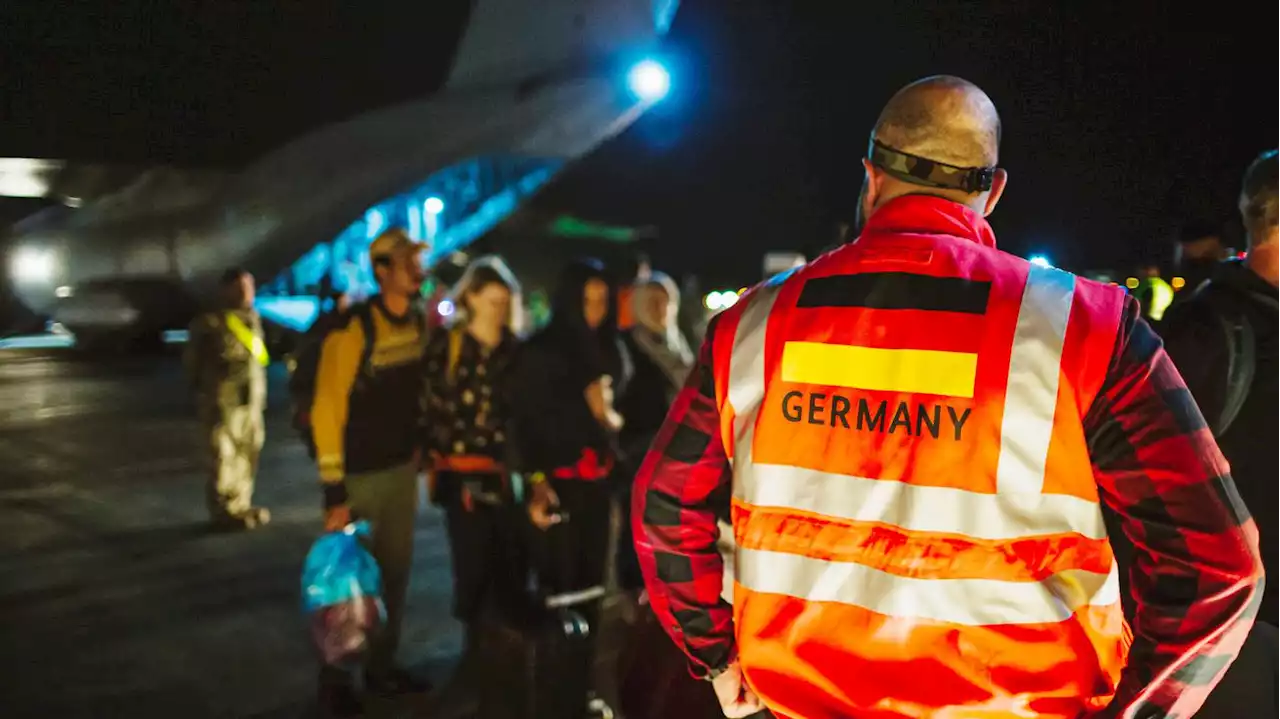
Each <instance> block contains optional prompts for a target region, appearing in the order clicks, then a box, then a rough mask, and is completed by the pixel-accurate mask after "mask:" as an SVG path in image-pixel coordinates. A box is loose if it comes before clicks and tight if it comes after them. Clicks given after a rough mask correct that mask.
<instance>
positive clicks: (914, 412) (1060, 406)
mask: <svg viewBox="0 0 1280 719" xmlns="http://www.w3.org/2000/svg"><path fill="white" fill-rule="evenodd" d="M999 139H1000V120H999V116H998V114H997V113H996V109H995V106H994V105H993V103H992V102H991V100H990V98H988V97H987V95H986V94H985V93H983V92H982V90H980V89H979V88H977V87H976V86H974V85H973V84H971V83H969V82H966V81H964V80H961V79H959V78H955V77H933V78H927V79H925V80H921V81H919V82H916V83H913V84H911V85H909V86H907V87H905V88H903V89H902V90H901V91H899V92H898V93H897V94H896V95H895V96H894V97H893V98H892V99H891V100H890V101H889V104H888V105H887V106H886V107H885V109H884V111H883V112H882V114H881V116H880V119H879V121H878V122H877V124H876V127H875V130H874V132H873V133H872V136H871V141H870V143H869V146H868V148H867V155H866V158H865V159H864V160H863V167H864V170H865V176H866V181H865V184H864V187H863V192H862V197H861V202H860V211H861V217H860V221H859V228H858V229H859V235H858V238H857V239H856V241H854V242H852V243H850V244H846V245H844V246H842V247H840V248H838V249H836V250H834V251H832V252H830V253H828V254H826V255H824V256H822V257H820V258H819V259H817V260H815V261H814V262H812V263H810V264H808V265H805V266H804V267H801V268H799V269H798V270H796V271H794V272H792V273H789V275H787V276H782V277H779V278H775V279H774V280H770V281H769V282H767V283H765V284H763V285H761V286H758V287H756V288H754V289H753V290H752V291H751V292H749V293H748V294H747V295H745V296H744V297H743V298H742V300H741V301H740V302H738V303H737V304H736V305H735V306H734V307H732V308H730V309H729V310H727V311H725V312H723V313H721V314H720V315H718V316H717V317H716V318H715V320H714V322H713V324H712V325H711V327H710V328H709V329H708V333H707V340H706V342H705V344H704V346H703V348H702V352H701V356H700V360H699V362H698V364H697V366H696V367H695V369H694V371H693V373H692V375H691V377H690V378H689V380H688V383H687V385H686V386H685V388H684V390H683V392H682V394H681V395H680V396H679V397H678V398H677V400H676V401H675V404H674V405H673V407H672V409H671V413H670V415H669V416H668V418H667V423H666V426H665V427H664V428H663V430H662V431H661V432H660V433H659V435H658V438H657V440H656V442H655V443H654V446H653V447H652V449H651V451H650V454H649V456H648V457H647V459H646V461H645V463H644V465H643V467H642V469H641V470H640V473H639V476H638V477H637V480H636V483H635V491H634V495H633V511H632V516H633V522H634V531H635V537H636V545H637V550H638V553H639V555H640V560H641V567H642V569H643V571H644V574H645V580H646V585H647V587H648V590H649V597H650V600H651V602H652V606H653V608H654V611H655V612H656V613H657V616H658V617H659V619H660V620H661V622H662V623H663V625H664V627H665V629H666V630H667V632H668V634H670V635H671V637H672V639H673V640H674V641H675V642H676V644H677V645H678V646H679V647H680V648H681V649H682V650H684V652H685V653H686V654H687V655H688V657H689V659H690V661H691V663H692V665H693V669H694V671H695V673H696V674H698V675H700V676H705V677H707V678H708V679H710V680H711V681H712V683H713V685H714V688H715V692H716V694H717V696H718V697H719V699H720V702H721V706H722V708H723V709H724V712H725V714H726V716H729V717H743V716H747V715H750V714H752V713H754V712H757V711H759V710H761V709H767V710H769V711H771V712H772V713H773V714H775V715H776V716H779V717H786V718H790V719H837V718H840V719H848V718H850V717H857V718H863V717H865V718H867V719H871V718H874V719H896V718H903V719H905V718H907V717H912V718H917V717H955V718H959V717H966V718H968V717H984V718H990V717H1010V718H1012V717H1059V718H1062V719H1066V718H1068V717H1070V718H1072V719H1074V718H1076V717H1082V716H1123V717H1157V716H1160V717H1164V716H1168V717H1175V716H1176V717H1189V716H1192V715H1193V714H1194V713H1195V711H1196V709H1197V708H1198V707H1199V706H1200V705H1201V703H1202V702H1203V701H1204V699H1205V697H1206V696H1207V694H1208V692H1209V690H1210V689H1211V688H1212V687H1213V686H1214V684H1215V683H1217V681H1218V679H1219V678H1220V677H1221V674H1222V672H1223V671H1224V670H1225V668H1226V667H1227V666H1228V665H1229V664H1230V663H1231V661H1232V660H1233V659H1234V657H1235V655H1236V653H1237V652H1238V650H1239V648H1240V645H1241V643H1242V641H1243V639H1244V637H1245V635H1246V633H1247V632H1248V630H1249V627H1250V626H1251V624H1252V622H1253V617H1254V615H1255V614H1256V612H1257V605H1258V600H1259V597H1260V592H1259V586H1260V584H1261V581H1262V572H1261V564H1260V560H1259V554H1258V539H1257V530H1256V528H1255V526H1254V523H1253V521H1252V520H1251V519H1250V517H1249V515H1248V513H1247V511H1246V510H1245V508H1244V505H1243V504H1242V503H1241V501H1240V497H1239V495H1238V494H1237V493H1236V488H1235V486H1234V484H1233V482H1232V480H1231V476H1230V470H1229V468H1228V467H1227V463H1226V462H1225V461H1224V460H1223V458H1222V455H1221V454H1220V452H1219V451H1218V447H1217V445H1216V444H1215V443H1214V440H1213V437H1212V434H1211V433H1210V432H1209V430H1208V429H1207V428H1206V426H1205V422H1204V419H1203V417H1201V415H1200V412H1199V411H1198V410H1197V409H1196V406H1195V403H1194V402H1193V401H1192V400H1191V397H1190V395H1189V394H1188V392H1187V389H1186V387H1185V386H1184V384H1183V382H1182V379H1181V377H1179V375H1178V373H1177V371H1176V370H1175V369H1174V368H1173V365H1172V364H1171V363H1170V362H1169V359H1168V357H1166V355H1165V353H1164V351H1163V349H1162V348H1161V345H1160V341H1159V340H1158V339H1157V338H1156V336H1155V335H1154V334H1153V333H1152V331H1151V329H1150V328H1149V327H1148V326H1147V325H1146V323H1145V322H1144V321H1143V320H1142V318H1141V316H1140V314H1139V310H1138V307H1137V304H1136V303H1135V302H1134V301H1133V300H1132V299H1130V298H1128V297H1127V296H1126V295H1125V293H1124V292H1123V290H1121V289H1120V288H1118V287H1112V286H1110V285H1106V284H1101V283H1097V282H1091V281H1089V280H1085V279H1081V278H1078V277H1075V276H1073V275H1071V274H1069V273H1067V272H1063V271H1061V270H1057V269H1052V268H1046V267H1041V266H1038V265H1033V264H1031V263H1029V262H1027V261H1025V260H1023V259H1021V258H1018V257H1014V256H1012V255H1008V254H1005V253H1003V252H1001V251H1000V250H998V249H996V241H995V235H994V233H993V232H992V230H991V227H990V225H988V224H987V221H986V219H985V217H986V216H987V215H989V214H990V213H991V212H992V210H994V209H995V207H996V204H997V202H998V201H999V200H1000V196H1001V193H1002V192H1003V190H1004V188H1005V184H1006V182H1007V175H1006V173H1005V171H1004V170H1002V169H1000V168H999V165H998V162H999V158H998V151H999ZM730 497H731V500H730V499H729V498H730ZM725 501H731V503H732V525H733V536H734V540H735V542H736V552H735V558H734V568H733V569H734V585H733V594H732V599H731V600H730V601H726V600H725V599H722V598H721V588H722V573H723V566H724V563H723V561H722V559H721V557H720V555H719V554H718V553H717V551H716V540H717V535H718V530H717V526H716V519H715V518H716V515H717V509H718V508H720V507H722V506H723V503H724V502H725ZM1104 504H1105V505H1107V506H1109V507H1110V508H1111V509H1113V510H1114V511H1115V512H1116V513H1117V514H1118V515H1119V516H1120V518H1121V523H1122V524H1123V527H1124V531H1125V533H1126V534H1128V535H1129V536H1130V537H1131V538H1132V539H1133V540H1134V543H1135V544H1136V545H1137V546H1138V548H1139V551H1138V555H1139V556H1138V557H1137V559H1136V561H1135V562H1134V564H1133V568H1132V573H1133V574H1132V579H1133V581H1132V584H1133V587H1134V590H1135V595H1136V597H1135V599H1136V600H1137V605H1138V610H1137V614H1136V617H1135V620H1134V627H1133V630H1132V631H1131V630H1130V627H1129V626H1128V625H1127V624H1126V622H1125V620H1124V617H1123V615H1122V612H1121V606H1120V596H1119V582H1118V571H1119V570H1118V568H1117V565H1116V562H1115V558H1114V555H1113V552H1112V548H1111V543H1110V541H1109V538H1108V534H1107V530H1106V527H1105V525H1104V523H1103V515H1102V509H1103V505H1104Z"/></svg>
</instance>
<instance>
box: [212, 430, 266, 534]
mask: <svg viewBox="0 0 1280 719" xmlns="http://www.w3.org/2000/svg"><path fill="white" fill-rule="evenodd" d="M205 416H206V418H207V419H206V422H205V436H206V437H207V438H208V442H209V450H210V454H211V456H212V459H213V467H212V472H211V474H210V477H209V484H208V491H207V493H206V498H207V501H208V505H209V515H210V516H211V517H212V518H214V519H221V518H224V517H235V516H239V515H241V514H243V513H244V512H245V511H246V510H248V509H249V508H250V506H252V505H251V502H252V501H253V481H254V477H255V476H256V475H257V473H258V454H259V453H260V452H261V451H262V443H263V441H264V440H265V439H266V426H265V423H264V421H263V417H262V408H261V407H255V406H253V405H243V406H238V407H217V408H213V409H212V411H210V412H208V413H207V414H206V415H205Z"/></svg>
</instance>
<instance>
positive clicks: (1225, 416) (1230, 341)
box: [1213, 312, 1258, 437]
mask: <svg viewBox="0 0 1280 719" xmlns="http://www.w3.org/2000/svg"><path fill="white" fill-rule="evenodd" d="M1217 318H1218V324H1219V325H1220V326H1221V327H1222V330H1223V333H1224V334H1225V335H1226V338H1227V392H1226V395H1225V396H1224V398H1223V403H1222V415H1221V416H1220V417H1219V418H1218V421H1217V422H1216V423H1215V426H1214V428H1213V436H1214V437H1221V436H1222V435H1224V434H1226V433H1227V430H1228V429H1230V428H1231V424H1232V423H1233V422H1235V420H1236V416H1237V415H1239V414H1240V409H1241V408H1242V407H1244V402H1245V400H1246V399H1248V398H1249V390H1250V389H1251V388H1252V387H1253V377H1254V374H1255V373H1256V372H1257V365H1258V358H1257V341H1258V340H1257V334H1256V333H1255V332H1254V329H1253V323H1252V322H1250V321H1249V318H1248V317H1247V316H1246V315H1245V314H1244V313H1243V312H1240V313H1236V314H1235V316H1234V317H1228V316H1227V314H1226V312H1219V313H1218V314H1217Z"/></svg>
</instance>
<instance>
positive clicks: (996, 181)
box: [982, 167, 1009, 217]
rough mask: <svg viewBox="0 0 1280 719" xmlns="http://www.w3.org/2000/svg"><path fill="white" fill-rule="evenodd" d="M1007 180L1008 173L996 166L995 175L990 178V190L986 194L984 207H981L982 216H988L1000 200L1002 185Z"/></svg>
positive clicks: (1002, 193) (1002, 192)
mask: <svg viewBox="0 0 1280 719" xmlns="http://www.w3.org/2000/svg"><path fill="white" fill-rule="evenodd" d="M1008 182H1009V173H1008V171H1007V170H1005V169H1004V168H1003V167H997V168H996V172H995V176H994V177H992V178H991V191H990V192H989V193H988V194H987V204H986V207H984V208H983V209H982V216H983V217H988V216H990V215H991V213H992V212H994V211H995V209H996V203H998V202H1000V197H1001V196H1002V195H1004V186H1005V185H1006V184H1007V183H1008Z"/></svg>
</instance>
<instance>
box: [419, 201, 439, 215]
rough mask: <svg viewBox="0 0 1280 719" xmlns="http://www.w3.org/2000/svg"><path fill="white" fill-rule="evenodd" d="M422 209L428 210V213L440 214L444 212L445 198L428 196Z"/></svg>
mask: <svg viewBox="0 0 1280 719" xmlns="http://www.w3.org/2000/svg"><path fill="white" fill-rule="evenodd" d="M422 209H424V210H426V211H427V214H428V215H438V214H440V213H441V212H444V200H442V199H440V198H439V197H435V196H431V197H428V198H427V201H426V202H424V203H422Z"/></svg>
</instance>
